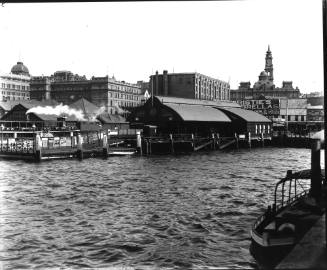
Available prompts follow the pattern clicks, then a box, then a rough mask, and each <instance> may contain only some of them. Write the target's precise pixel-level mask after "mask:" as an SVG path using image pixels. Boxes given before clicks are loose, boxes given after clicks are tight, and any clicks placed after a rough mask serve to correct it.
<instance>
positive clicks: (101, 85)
mask: <svg viewBox="0 0 327 270" xmlns="http://www.w3.org/2000/svg"><path fill="white" fill-rule="evenodd" d="M30 87H31V99H36V100H39V101H41V100H49V99H54V100H56V101H57V102H59V103H63V104H66V105H69V104H71V103H73V102H75V101H77V100H78V99H80V98H85V99H87V100H88V101H90V102H92V103H93V104H95V105H96V106H98V107H104V108H105V110H106V112H108V113H110V114H117V113H121V112H122V111H123V110H122V109H121V108H122V107H136V106H138V105H139V104H140V102H141V99H142V94H141V91H142V89H141V86H140V85H137V84H131V83H127V82H125V81H118V80H116V78H115V77H114V76H112V77H109V76H105V77H94V76H93V77H92V78H91V79H87V78H86V77H85V76H79V75H77V74H73V73H72V72H70V71H57V72H55V73H54V74H53V75H51V76H38V77H32V79H31V84H30Z"/></svg>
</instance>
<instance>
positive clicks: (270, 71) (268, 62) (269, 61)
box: [265, 45, 274, 82]
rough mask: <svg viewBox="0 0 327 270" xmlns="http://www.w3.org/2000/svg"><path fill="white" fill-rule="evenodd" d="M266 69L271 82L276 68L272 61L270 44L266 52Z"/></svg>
mask: <svg viewBox="0 0 327 270" xmlns="http://www.w3.org/2000/svg"><path fill="white" fill-rule="evenodd" d="M265 71H266V72H267V74H268V78H269V80H270V81H271V82H273V81H274V68H273V63H272V55H271V51H270V46H269V45H268V51H267V52H266V65H265Z"/></svg>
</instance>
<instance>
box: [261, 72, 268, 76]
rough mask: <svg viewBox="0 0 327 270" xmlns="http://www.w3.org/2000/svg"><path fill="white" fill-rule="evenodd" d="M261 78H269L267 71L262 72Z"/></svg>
mask: <svg viewBox="0 0 327 270" xmlns="http://www.w3.org/2000/svg"><path fill="white" fill-rule="evenodd" d="M260 76H265V77H267V76H268V73H267V72H266V71H261V73H260Z"/></svg>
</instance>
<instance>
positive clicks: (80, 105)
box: [69, 98, 101, 119]
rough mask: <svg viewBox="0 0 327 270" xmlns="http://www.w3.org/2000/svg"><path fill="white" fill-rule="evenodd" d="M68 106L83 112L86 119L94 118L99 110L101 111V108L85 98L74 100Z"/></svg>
mask: <svg viewBox="0 0 327 270" xmlns="http://www.w3.org/2000/svg"><path fill="white" fill-rule="evenodd" d="M69 107H70V108H73V109H76V110H81V111H82V112H83V114H84V117H85V118H88V119H91V118H94V117H95V116H96V115H98V114H99V112H101V108H99V107H98V106H96V105H94V104H93V103H91V102H90V101H88V100H87V99H85V98H81V99H79V100H77V101H76V102H74V103H72V104H70V105H69Z"/></svg>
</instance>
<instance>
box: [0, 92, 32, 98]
mask: <svg viewBox="0 0 327 270" xmlns="http://www.w3.org/2000/svg"><path fill="white" fill-rule="evenodd" d="M1 94H2V95H7V96H8V95H13V96H15V95H16V96H22V97H25V96H27V97H28V96H29V93H21V92H9V91H8V92H6V91H1Z"/></svg>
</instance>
